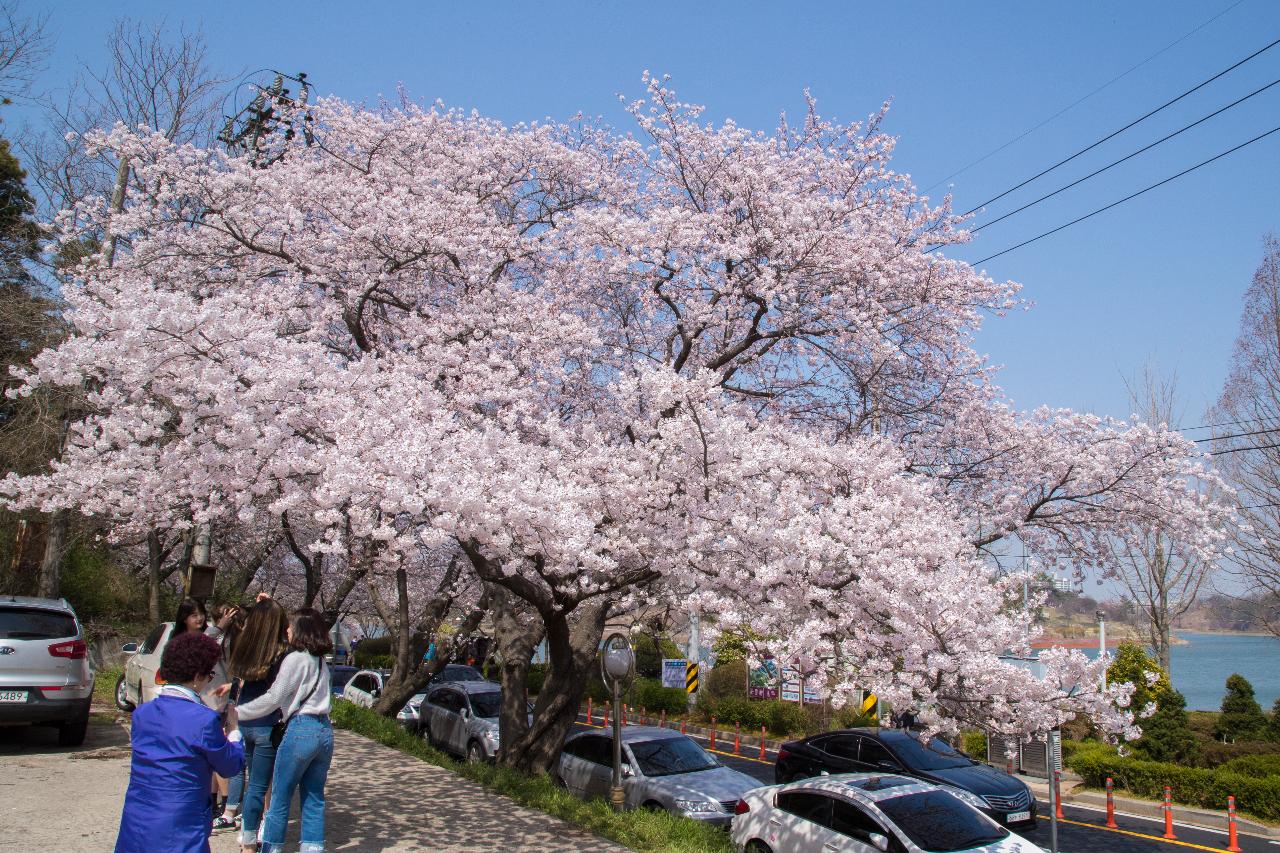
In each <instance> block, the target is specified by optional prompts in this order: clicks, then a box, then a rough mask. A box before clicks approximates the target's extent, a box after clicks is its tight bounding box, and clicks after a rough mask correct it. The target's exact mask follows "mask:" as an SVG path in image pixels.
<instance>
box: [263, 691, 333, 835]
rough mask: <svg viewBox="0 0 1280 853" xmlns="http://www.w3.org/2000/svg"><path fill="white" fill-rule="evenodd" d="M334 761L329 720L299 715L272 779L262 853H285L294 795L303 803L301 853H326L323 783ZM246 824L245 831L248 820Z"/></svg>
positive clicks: (286, 737) (290, 723) (331, 730)
mask: <svg viewBox="0 0 1280 853" xmlns="http://www.w3.org/2000/svg"><path fill="white" fill-rule="evenodd" d="M332 761H333V726H331V725H330V723H329V718H328V717H312V716H304V715H302V714H298V715H297V716H296V717H294V718H293V719H292V720H291V721H290V722H289V730H288V731H287V732H285V736H284V740H283V741H282V742H281V743H280V749H278V750H277V751H276V768H275V772H274V773H273V774H272V776H271V808H269V809H268V810H267V820H266V823H265V824H263V828H262V853H283V851H284V833H285V828H286V827H287V826H288V823H289V804H290V803H291V802H293V792H294V790H295V789H296V790H297V791H298V797H299V799H300V800H301V801H302V839H301V840H302V847H301V848H300V851H301V853H324V783H325V780H326V779H328V778H329V764H330V762H332ZM245 820H246V830H247V829H248V827H247V821H248V817H246V818H245Z"/></svg>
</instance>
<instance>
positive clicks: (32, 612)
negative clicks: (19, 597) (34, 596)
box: [0, 607, 76, 640]
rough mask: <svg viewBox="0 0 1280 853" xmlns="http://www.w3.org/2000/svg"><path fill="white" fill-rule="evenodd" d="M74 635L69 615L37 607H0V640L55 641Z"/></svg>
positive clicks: (73, 623) (74, 630)
mask: <svg viewBox="0 0 1280 853" xmlns="http://www.w3.org/2000/svg"><path fill="white" fill-rule="evenodd" d="M75 635H76V620H75V618H74V617H72V615H71V614H70V613H58V612H56V611H53V610H42V609H40V608H37V607H0V640H57V639H61V638H62V637H74V636H75Z"/></svg>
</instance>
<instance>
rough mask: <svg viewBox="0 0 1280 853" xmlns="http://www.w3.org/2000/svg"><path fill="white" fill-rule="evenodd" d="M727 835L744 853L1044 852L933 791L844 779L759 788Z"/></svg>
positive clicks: (875, 777) (885, 780) (883, 780)
mask: <svg viewBox="0 0 1280 853" xmlns="http://www.w3.org/2000/svg"><path fill="white" fill-rule="evenodd" d="M735 812H736V814H735V815H734V818H733V826H732V828H731V829H730V831H729V837H730V839H731V840H732V841H733V845H734V848H735V849H736V850H739V851H746V853H774V851H778V853H782V851H786V853H845V852H846V851H847V853H877V851H879V853H932V851H961V850H965V851H972V853H979V851H981V853H1041V851H1040V848H1039V847H1037V846H1035V845H1034V844H1032V843H1031V842H1029V841H1027V840H1026V839H1023V838H1019V837H1018V836H1016V835H1014V834H1013V833H1011V832H1009V830H1007V829H1005V828H1004V827H1002V826H1000V825H999V824H998V823H996V822H995V821H993V820H992V819H991V818H989V817H987V816H986V815H985V814H983V813H982V812H980V811H978V810H977V809H975V808H972V807H970V806H967V805H965V804H964V803H962V802H960V801H959V800H958V799H956V798H955V797H953V796H952V795H951V794H950V793H949V792H948V791H946V790H944V789H943V788H940V787H938V786H937V785H931V784H929V783H927V782H921V781H919V780H917V779H911V778H908V777H906V776H897V775H883V774H873V773H847V774H842V775H837V776H820V777H817V778H814V779H805V780H803V781H801V782H793V783H791V784H789V785H773V786H769V787H764V788H756V789H755V790H753V791H749V792H747V793H746V794H744V795H743V797H742V800H741V801H740V802H739V803H738V804H737V806H736V808H735Z"/></svg>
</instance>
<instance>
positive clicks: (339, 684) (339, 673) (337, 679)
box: [329, 667, 360, 690]
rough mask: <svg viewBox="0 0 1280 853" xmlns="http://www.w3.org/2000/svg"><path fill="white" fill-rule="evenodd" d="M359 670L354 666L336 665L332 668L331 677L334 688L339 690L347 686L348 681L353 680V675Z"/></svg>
mask: <svg viewBox="0 0 1280 853" xmlns="http://www.w3.org/2000/svg"><path fill="white" fill-rule="evenodd" d="M359 671H360V670H358V669H356V668H354V667H350V668H348V667H334V668H333V669H330V670H329V678H330V679H331V680H332V682H333V689H334V690H339V689H341V688H343V687H345V686H346V685H347V682H348V681H350V680H351V676H353V675H355V674H356V673H357V672H359Z"/></svg>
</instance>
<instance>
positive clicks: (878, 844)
mask: <svg viewBox="0 0 1280 853" xmlns="http://www.w3.org/2000/svg"><path fill="white" fill-rule="evenodd" d="M867 840H868V841H870V842H871V846H872V847H874V848H876V849H877V850H888V849H889V838H888V837H887V836H885V835H881V834H880V833H878V832H872V833H869V834H868V835H867Z"/></svg>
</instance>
